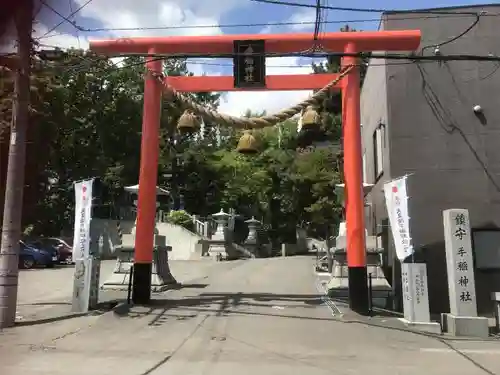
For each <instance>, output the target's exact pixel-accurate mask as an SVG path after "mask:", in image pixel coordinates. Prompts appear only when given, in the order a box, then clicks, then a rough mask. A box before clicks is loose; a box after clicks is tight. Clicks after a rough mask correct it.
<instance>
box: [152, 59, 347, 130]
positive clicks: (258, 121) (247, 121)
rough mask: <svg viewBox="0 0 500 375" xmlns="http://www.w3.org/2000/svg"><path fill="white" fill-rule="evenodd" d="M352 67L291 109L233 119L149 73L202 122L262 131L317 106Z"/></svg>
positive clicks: (153, 73)
mask: <svg viewBox="0 0 500 375" xmlns="http://www.w3.org/2000/svg"><path fill="white" fill-rule="evenodd" d="M353 67H354V66H353V65H349V66H347V67H346V68H345V69H344V70H343V71H342V72H340V73H339V76H338V77H337V78H335V79H334V80H333V81H331V82H330V83H329V84H327V85H326V86H325V87H323V88H322V89H321V90H319V91H317V92H316V93H314V95H313V96H311V97H310V98H308V99H306V100H304V101H302V102H300V103H298V104H296V105H295V106H293V107H290V108H287V109H284V110H282V111H280V112H278V113H275V114H272V115H264V116H262V117H250V118H246V117H242V118H240V117H234V116H230V115H224V114H222V113H218V112H217V111H213V110H211V109H208V108H205V107H204V106H202V105H199V104H197V103H195V102H194V101H192V100H191V99H189V98H187V97H186V96H184V95H182V94H181V93H178V92H177V91H175V90H174V89H173V88H172V87H170V86H168V83H166V82H165V81H164V79H163V78H164V77H163V75H161V74H157V73H156V72H152V71H149V73H150V74H151V75H153V77H155V78H157V79H158V80H159V81H160V82H161V84H162V85H163V88H164V91H165V93H166V94H167V95H169V96H170V97H171V98H173V99H174V100H175V101H176V102H177V103H179V104H180V105H181V106H182V107H184V108H185V109H191V110H192V111H193V112H195V113H196V114H197V115H198V116H200V117H202V118H203V120H204V121H206V122H211V123H218V124H221V125H225V126H230V127H234V128H239V129H262V128H265V127H269V126H274V125H276V124H278V123H280V122H283V121H285V120H287V119H289V118H290V117H292V116H294V115H296V114H297V113H299V112H301V111H302V110H304V109H305V108H307V107H308V106H310V105H315V104H318V103H319V102H320V101H321V100H323V99H324V98H325V97H326V95H327V94H328V92H329V91H330V89H331V88H332V87H333V86H335V85H336V84H337V83H338V82H339V81H340V80H341V79H342V78H344V77H345V76H346V75H347V74H348V73H349V72H350V71H351V70H352V69H353Z"/></svg>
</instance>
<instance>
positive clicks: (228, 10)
mask: <svg viewBox="0 0 500 375" xmlns="http://www.w3.org/2000/svg"><path fill="white" fill-rule="evenodd" d="M46 1H48V4H49V5H51V6H52V7H53V8H54V9H55V10H57V11H58V12H59V13H60V14H62V15H64V16H68V15H70V14H71V13H72V12H73V11H75V10H76V9H78V8H79V7H81V6H82V5H85V4H86V3H88V4H86V5H85V6H84V7H83V8H82V9H81V10H80V11H79V12H78V13H77V14H76V15H75V17H74V18H73V20H74V21H75V23H76V24H77V25H80V26H82V27H84V28H86V29H102V28H104V29H109V30H106V31H100V32H82V31H78V30H76V29H75V27H73V26H72V25H71V24H69V23H67V22H64V23H63V24H61V25H60V26H59V27H57V28H56V29H55V30H54V31H53V32H51V33H49V34H48V35H45V36H44V34H46V33H47V31H48V30H50V29H51V28H52V27H53V26H55V25H57V24H58V23H60V22H61V21H62V18H61V17H60V16H59V15H57V14H56V13H55V12H54V11H53V10H51V9H49V8H48V7H46V6H42V7H41V8H40V11H39V13H38V17H37V19H38V20H39V23H38V25H37V27H36V30H35V37H40V36H44V37H43V38H41V39H40V42H41V43H44V44H46V45H49V46H60V47H63V48H66V47H71V46H73V47H81V48H86V47H87V46H88V39H98V38H116V37H124V36H127V37H132V36H160V35H161V36H164V35H165V36H167V35H207V34H209V35H216V34H222V33H223V34H244V33H245V34H248V33H255V34H258V33H264V32H265V33H268V32H271V33H282V32H311V33H312V31H313V25H288V26H252V27H247V26H245V27H231V28H229V27H224V26H223V25H227V24H268V23H277V22H311V21H313V20H314V9H308V8H300V7H288V6H282V5H273V4H262V3H256V2H251V1H250V0H91V1H90V2H88V0H46ZM289 1H291V2H301V3H303V4H315V3H316V1H315V0H289ZM367 3H370V5H367ZM323 4H324V5H329V6H339V7H346V6H348V7H352V8H367V7H369V6H370V7H373V8H378V9H380V8H382V9H415V8H433V7H446V6H458V5H474V4H479V2H477V1H474V0H461V1H452V0H439V1H432V0H418V1H417V0H398V1H396V0H379V1H370V2H368V1H366V0H364V1H362V0H350V1H349V2H341V1H338V0H324V1H323ZM379 17H380V14H379V13H373V12H346V11H336V10H327V11H326V12H325V14H324V20H326V21H328V22H330V23H328V24H325V25H324V26H323V28H322V31H338V29H339V28H340V27H341V26H343V25H344V24H345V23H348V24H349V25H350V26H352V27H354V28H356V29H358V30H376V29H377V28H378V19H379ZM354 20H357V21H358V22H353V21H354ZM193 25H198V26H199V25H215V26H217V25H219V26H218V27H214V28H200V27H193V28H184V29H168V28H165V29H163V30H150V31H144V30H140V28H144V27H169V26H193ZM127 27H129V28H137V30H131V31H119V30H112V29H116V28H127ZM310 62H311V60H310V59H304V58H303V59H297V58H295V57H290V58H273V59H268V64H267V65H268V74H298V73H304V74H306V73H309V72H310ZM230 63H231V62H230V61H220V60H210V61H208V62H207V61H205V60H200V59H196V60H193V61H192V62H191V64H190V68H191V69H192V70H193V71H194V72H195V74H201V73H206V74H213V75H215V74H217V75H220V74H224V75H228V74H231V72H232V68H231V67H230V66H220V65H217V64H225V65H230ZM210 64H212V65H210ZM307 95H309V93H308V92H285V93H277V92H260V93H255V92H251V93H249V92H247V93H228V94H227V95H226V96H225V101H224V102H223V103H221V108H220V109H221V111H223V112H226V113H231V114H240V113H242V112H244V111H245V109H246V108H249V107H250V108H251V109H254V110H260V109H266V110H268V111H275V110H279V109H281V108H282V107H284V106H288V105H289V104H293V103H294V102H296V101H298V100H300V99H302V98H304V97H306V96H307Z"/></svg>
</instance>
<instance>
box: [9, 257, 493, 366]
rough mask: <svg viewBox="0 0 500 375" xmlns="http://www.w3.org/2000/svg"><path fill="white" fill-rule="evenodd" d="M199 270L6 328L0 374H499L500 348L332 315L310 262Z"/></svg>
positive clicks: (180, 269)
mask: <svg viewBox="0 0 500 375" xmlns="http://www.w3.org/2000/svg"><path fill="white" fill-rule="evenodd" d="M202 263H203V264H201V263H199V262H198V263H197V262H190V263H186V262H184V264H183V265H182V266H181V265H180V263H179V264H176V263H175V262H172V270H173V273H174V275H175V276H176V277H178V278H179V279H180V281H182V282H183V283H184V287H183V288H182V289H179V290H173V291H168V292H166V293H164V294H162V295H158V296H155V298H156V300H155V303H154V305H153V306H151V307H147V308H146V307H131V308H128V307H127V306H126V305H118V306H117V307H115V309H114V310H113V311H107V312H102V313H99V314H94V315H87V316H81V317H73V318H71V319H63V320H59V321H55V322H51V323H44V324H34V325H22V326H17V327H15V328H12V329H7V330H5V331H3V332H2V333H0V374H2V375H14V374H15V375H18V374H23V375H41V374H47V375H48V374H50V375H60V374H64V375H67V374H71V375H84V374H85V375H88V374H96V375H108V374H113V375H115V374H120V375H148V374H152V375H163V374H168V375H197V374H200V375H201V374H203V375H247V374H252V375H267V374H279V375H281V374H283V375H284V374H286V375H293V374H300V375H306V374H307V375H319V374H339V375H343V374H370V375H379V374H384V375H386V374H387V375H388V374H391V375H392V374H404V375H417V374H418V375H422V374H424V375H434V374H435V375H438V374H439V375H448V374H450V375H451V374H453V375H461V374H463V375H479V374H499V375H500V341H498V340H497V341H495V340H491V341H470V340H460V341H445V340H442V339H439V338H436V337H429V336H425V335H421V334H415V333H412V332H408V331H404V330H401V329H395V328H383V327H380V326H378V325H379V324H382V323H383V321H384V320H383V319H387V318H383V319H382V318H372V319H368V318H360V317H358V318H354V317H350V318H349V319H347V318H346V317H344V318H340V317H334V316H333V315H332V312H331V310H330V309H329V308H328V307H327V306H326V305H325V304H324V303H323V300H322V298H321V295H320V293H319V292H318V289H317V284H316V276H315V274H314V272H313V263H314V260H313V259H312V258H311V257H306V256H304V257H290V258H272V259H255V260H245V261H235V262H220V263H218V262H210V263H209V262H202ZM189 269H190V270H191V271H192V272H191V271H189ZM176 270H177V271H176ZM49 271H50V270H46V271H40V272H49ZM176 272H177V274H176ZM69 274H71V272H70V271H69ZM34 279H36V278H34ZM23 287H24V286H22V288H23ZM37 288H42V287H41V286H39V285H38V286H37ZM70 290H71V288H69V289H67V291H68V293H69V291H70ZM23 293H24V292H23ZM47 293H48V295H49V296H50V298H52V299H54V298H55V299H56V300H57V299H61V300H64V298H66V300H69V295H68V296H66V297H64V296H63V294H62V293H63V292H62V291H61V292H60V293H59V292H58V293H55V292H53V293H52V295H51V294H50V292H47ZM27 295H28V294H26V296H27ZM61 303H62V302H61ZM19 313H20V314H21V312H19ZM23 313H24V314H25V315H26V314H27V313H28V310H26V309H25V310H24V312H23ZM39 313H40V314H41V313H44V314H47V313H48V310H43V311H41V312H39ZM32 314H35V315H36V313H32ZM35 318H36V317H35ZM35 318H33V317H32V319H35ZM34 321H36V319H35V320H34Z"/></svg>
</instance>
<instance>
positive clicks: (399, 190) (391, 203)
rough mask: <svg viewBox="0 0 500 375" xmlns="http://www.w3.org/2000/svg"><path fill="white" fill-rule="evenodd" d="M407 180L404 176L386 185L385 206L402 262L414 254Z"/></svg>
mask: <svg viewBox="0 0 500 375" xmlns="http://www.w3.org/2000/svg"><path fill="white" fill-rule="evenodd" d="M406 178H407V177H406V176H404V177H401V178H398V179H395V180H392V181H389V182H387V183H385V184H384V194H385V204H386V206H387V214H388V216H389V223H390V225H391V229H392V237H393V238H394V245H395V248H396V255H397V257H398V259H399V260H401V261H402V260H404V259H406V258H407V257H408V256H410V255H412V254H413V245H412V244H411V236H410V217H409V216H408V194H407V193H406Z"/></svg>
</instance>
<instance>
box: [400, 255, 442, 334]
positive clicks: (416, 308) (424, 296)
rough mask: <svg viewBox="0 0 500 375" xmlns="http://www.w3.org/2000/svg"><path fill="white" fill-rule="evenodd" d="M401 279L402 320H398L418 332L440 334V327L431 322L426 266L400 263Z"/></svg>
mask: <svg viewBox="0 0 500 375" xmlns="http://www.w3.org/2000/svg"><path fill="white" fill-rule="evenodd" d="M401 279H402V280H401V286H402V289H403V311H404V318H400V320H401V321H402V322H403V323H404V324H405V325H406V326H408V327H411V328H415V329H418V330H420V331H425V332H430V333H441V325H440V324H439V323H437V322H431V316H430V309H429V290H428V288H427V266H426V265H425V264H424V263H402V264H401Z"/></svg>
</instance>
